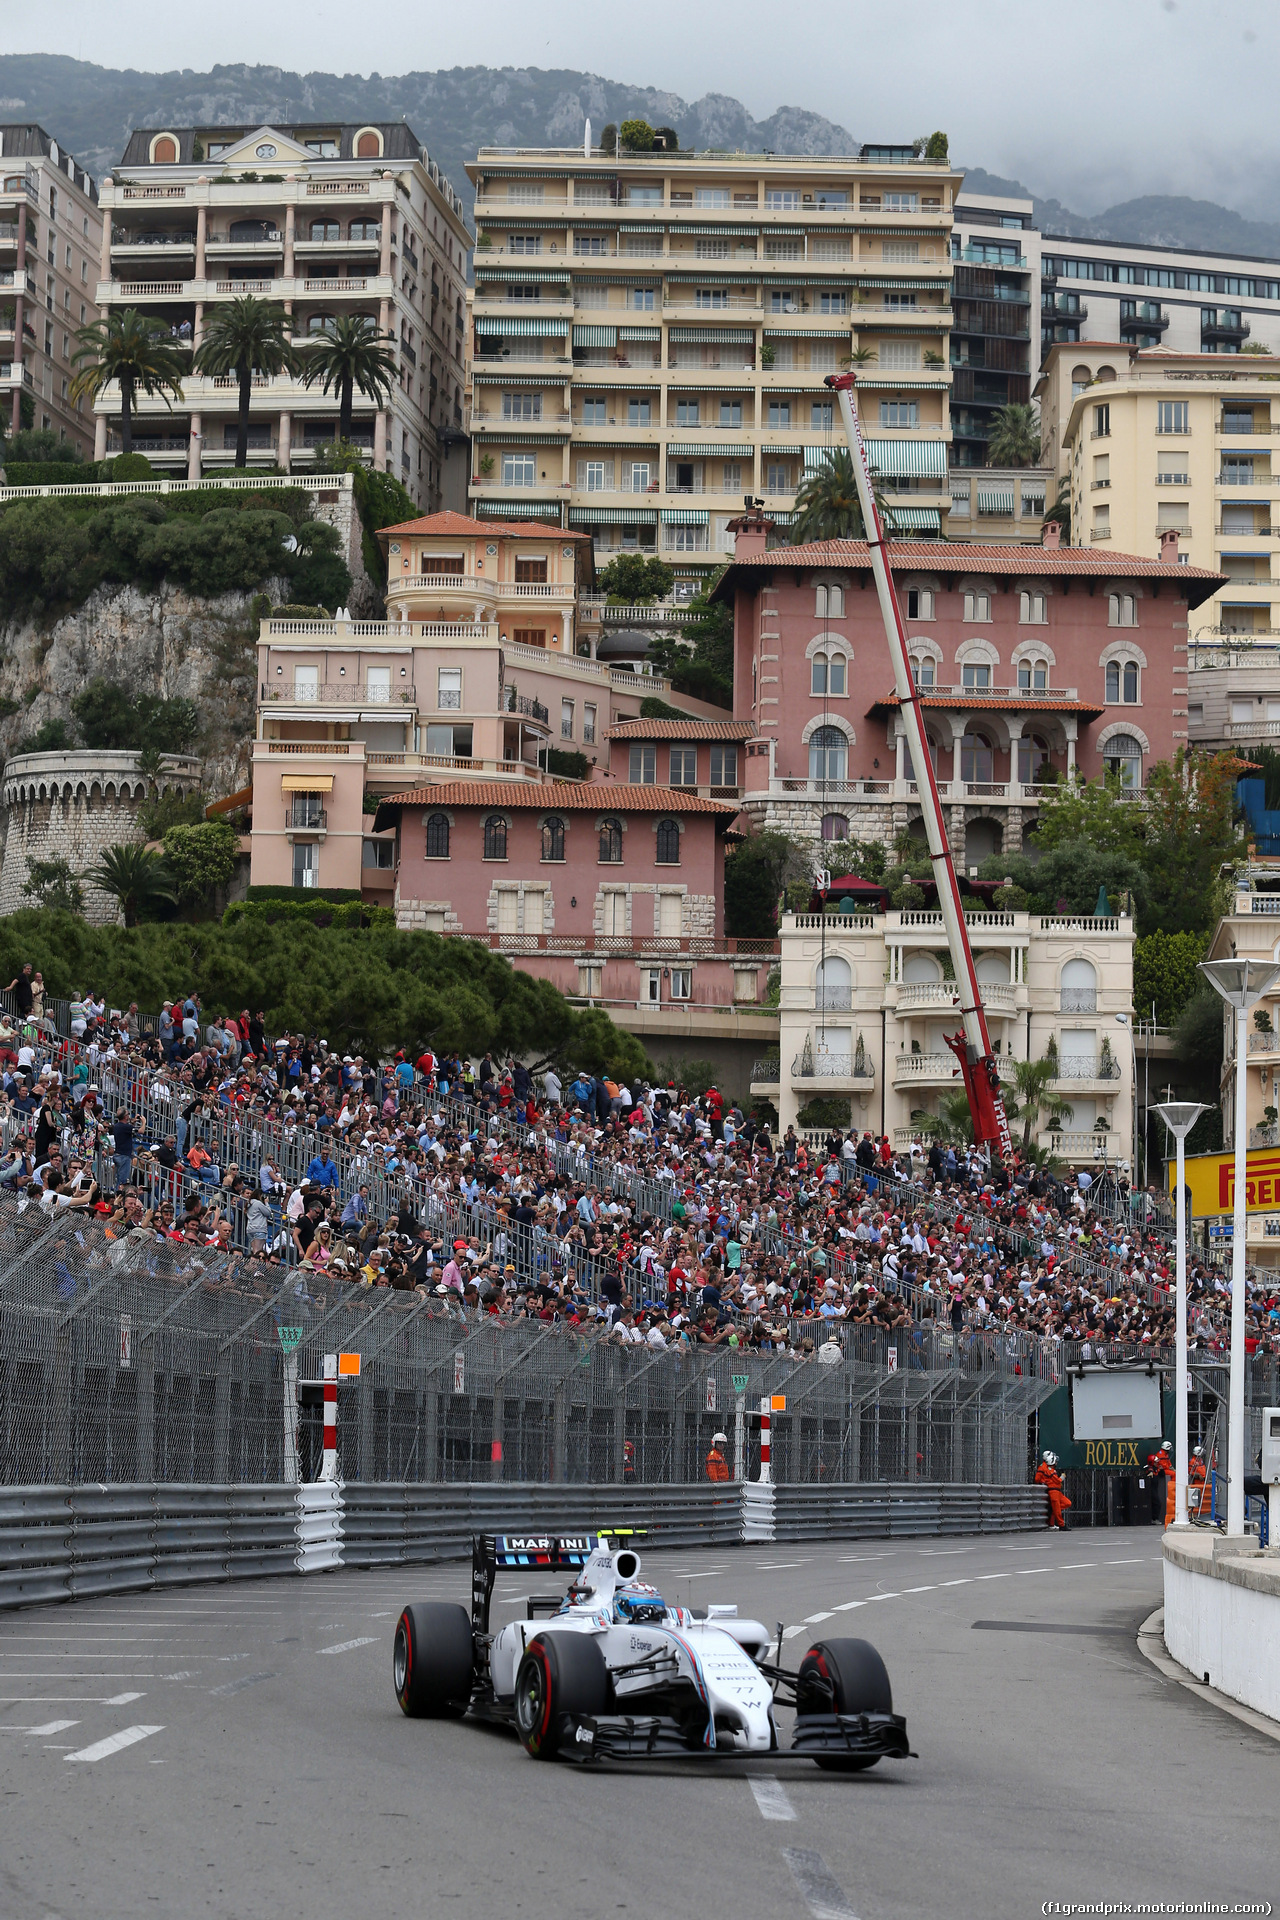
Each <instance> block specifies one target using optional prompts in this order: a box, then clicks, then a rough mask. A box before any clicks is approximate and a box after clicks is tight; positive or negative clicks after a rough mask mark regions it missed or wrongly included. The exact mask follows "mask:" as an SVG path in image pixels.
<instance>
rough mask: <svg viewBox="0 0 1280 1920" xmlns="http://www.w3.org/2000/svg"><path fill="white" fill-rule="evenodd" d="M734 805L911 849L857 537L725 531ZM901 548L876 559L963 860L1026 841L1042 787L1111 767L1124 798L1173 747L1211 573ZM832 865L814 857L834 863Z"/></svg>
mask: <svg viewBox="0 0 1280 1920" xmlns="http://www.w3.org/2000/svg"><path fill="white" fill-rule="evenodd" d="M737 524H738V532H737V551H736V554H735V558H734V562H733V564H732V565H731V566H730V567H729V569H728V570H727V572H726V573H725V575H724V577H723V578H722V579H721V580H720V582H719V583H718V585H717V586H716V588H715V596H716V597H717V598H723V599H725V600H726V601H727V602H728V603H729V604H730V605H732V607H733V609H734V687H735V704H734V718H735V719H737V720H740V721H744V722H746V723H747V724H749V726H750V727H751V734H750V737H749V738H748V739H747V740H746V742H745V744H744V749H743V751H744V756H745V758H744V761H743V769H744V770H743V775H742V782H741V784H742V804H743V807H744V809H745V811H746V812H747V813H748V814H749V815H750V816H751V817H752V818H753V819H754V820H756V821H757V822H758V823H759V824H761V825H764V826H771V827H779V828H781V829H783V830H785V831H787V832H791V833H795V834H800V835H804V836H807V837H809V838H811V839H813V840H814V841H827V842H838V841H841V840H846V839H853V840H871V839H878V840H881V841H883V842H884V844H885V845H892V843H893V841H894V840H895V839H896V838H897V836H898V835H899V834H901V833H903V832H911V833H913V834H916V835H919V836H920V838H921V840H923V837H924V823H923V820H922V818H921V812H920V799H919V790H918V787H917V782H916V771H915V769H914V768H913V766H912V764H911V760H910V754H909V751H908V748H907V742H906V737H905V732H904V729H903V727H902V724H901V719H900V714H899V705H898V699H897V695H896V693H895V691H894V673H893V663H892V660H891V657H890V653H889V648H888V642H887V640H886V638H885V633H884V626H883V623H882V620H881V615H880V608H879V603H878V601H877V598H876V594H875V589H874V585H873V582H872V576H871V566H870V558H869V554H868V550H867V547H866V545H865V544H864V543H863V542H860V541H832V542H827V543H822V544H818V545H815V546H806V547H776V546H770V544H769V542H770V540H771V539H772V538H773V537H774V535H773V530H772V527H771V525H770V522H769V519H768V516H766V515H759V514H749V515H745V516H743V518H742V519H741V520H740V521H739V522H738V523H737ZM1056 535H1057V527H1056V523H1053V524H1051V526H1050V527H1049V528H1048V529H1047V530H1046V542H1045V545H1044V546H1043V547H1038V548H1030V547H1014V546H962V545H959V544H953V543H952V542H950V541H947V542H945V543H932V542H927V541H909V540H894V541H893V542H892V544H891V546H890V548H889V557H890V565H891V567H892V571H893V574H894V579H895V584H896V588H897V593H898V598H899V604H900V605H901V607H902V610H903V613H904V615H905V618H906V624H907V631H908V646H909V651H910V654H911V660H912V666H913V671H914V674H915V678H916V683H917V685H918V687H919V688H920V693H921V705H922V707H923V709H924V713H925V723H926V731H927V734H928V739H929V750H930V755H931V757H932V760H933V764H934V772H935V775H936V778H937V781H938V786H939V791H940V793H941V797H942V800H943V803H944V806H945V808H946V816H947V823H948V831H949V835H950V842H951V847H952V850H953V852H954V854H955V856H956V859H957V862H958V863H959V864H961V865H963V866H965V867H972V866H977V865H978V864H979V863H980V862H981V861H983V860H984V859H986V858H988V856H990V855H992V854H995V853H1000V852H1004V851H1016V850H1018V849H1020V848H1021V847H1022V846H1023V845H1024V843H1025V842H1026V841H1027V839H1028V836H1033V835H1034V831H1035V823H1036V818H1037V810H1038V808H1039V805H1040V802H1041V800H1042V798H1043V795H1044V791H1045V787H1046V785H1048V784H1050V783H1051V782H1056V781H1059V780H1062V779H1067V778H1070V777H1071V776H1072V775H1073V773H1075V771H1076V770H1077V769H1078V770H1079V771H1080V773H1082V774H1084V775H1086V776H1088V777H1089V778H1096V777H1097V776H1098V775H1099V774H1100V773H1102V772H1103V771H1106V772H1111V773H1114V774H1116V775H1117V776H1118V777H1119V779H1120V780H1121V782H1122V784H1123V787H1124V789H1125V790H1126V791H1127V792H1130V793H1132V794H1133V795H1134V796H1135V797H1136V796H1138V795H1139V794H1140V792H1141V789H1142V786H1143V782H1144V779H1145V770H1146V768H1147V766H1148V765H1149V764H1150V762H1151V761H1152V760H1155V759H1161V758H1166V757H1168V756H1169V755H1170V754H1171V753H1172V752H1173V751H1174V750H1175V748H1176V747H1177V746H1178V745H1180V744H1182V743H1183V742H1185V740H1186V733H1187V722H1186V707H1187V699H1186V655H1185V652H1184V649H1185V647H1186V645H1187V638H1186V634H1187V620H1188V617H1189V615H1190V613H1191V612H1192V610H1193V609H1195V608H1197V607H1199V606H1200V604H1201V603H1202V602H1203V601H1204V600H1206V599H1207V598H1208V597H1209V596H1210V595H1211V594H1213V593H1214V592H1215V591H1216V590H1217V589H1218V588H1219V587H1220V586H1221V584H1222V576H1221V575H1220V574H1218V573H1216V572H1210V571H1208V570H1206V569H1203V568H1197V567H1191V566H1179V565H1177V564H1176V562H1175V561H1174V560H1172V559H1171V560H1159V559H1150V560H1146V559H1138V558H1136V557H1135V556H1134V555H1133V554H1132V553H1114V554H1113V553H1111V552H1109V551H1104V550H1092V549H1085V550H1083V551H1082V550H1078V549H1076V548H1070V549H1063V550H1061V551H1059V550H1058V549H1057V546H1056ZM834 859H835V856H834V853H832V854H830V855H828V856H824V858H823V861H822V864H823V865H824V866H831V865H833V863H834Z"/></svg>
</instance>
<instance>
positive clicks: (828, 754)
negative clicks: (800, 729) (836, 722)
mask: <svg viewBox="0 0 1280 1920" xmlns="http://www.w3.org/2000/svg"><path fill="white" fill-rule="evenodd" d="M848 766H849V742H848V741H847V740H846V739H845V737H844V735H843V734H842V733H841V731H840V729H839V727H818V728H817V729H816V730H815V731H814V732H813V733H812V734H810V736H809V778H810V779H811V780H841V781H842V780H844V778H845V777H846V774H847V772H848Z"/></svg>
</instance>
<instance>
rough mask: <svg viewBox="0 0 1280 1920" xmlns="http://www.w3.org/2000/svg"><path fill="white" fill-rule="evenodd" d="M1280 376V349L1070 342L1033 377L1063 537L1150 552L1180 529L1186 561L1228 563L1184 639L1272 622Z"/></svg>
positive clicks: (1260, 628) (1275, 621)
mask: <svg viewBox="0 0 1280 1920" xmlns="http://www.w3.org/2000/svg"><path fill="white" fill-rule="evenodd" d="M1277 379H1280V355H1269V356H1263V355H1241V356H1234V357H1232V358H1230V359H1227V358H1226V357H1224V356H1220V355H1217V354H1201V353H1190V354H1182V353H1175V352H1172V351H1171V350H1169V349H1168V348H1158V347H1157V348H1142V349H1138V348H1128V349H1125V348H1121V349H1119V350H1116V349H1108V348H1106V347H1103V346H1094V347H1081V348H1077V347H1076V346H1075V345H1074V344H1073V345H1070V346H1067V345H1062V346H1054V347H1052V348H1051V349H1050V352H1049V357H1048V360H1047V362H1046V366H1045V372H1044V375H1043V378H1042V383H1041V384H1042V386H1043V388H1044V390H1045V396H1046V403H1047V404H1046V408H1045V413H1046V419H1052V420H1053V421H1055V422H1057V421H1061V422H1062V426H1061V449H1060V453H1059V466H1060V472H1061V473H1062V474H1063V476H1064V477H1067V478H1069V480H1070V487H1071V538H1072V542H1073V544H1074V545H1077V546H1086V545H1087V546H1090V547H1092V548H1094V549H1095V551H1099V552H1102V551H1108V550H1115V549H1118V550H1119V551H1121V552H1124V553H1148V552H1151V551H1152V550H1153V548H1154V547H1155V546H1156V544H1157V543H1158V542H1160V541H1161V540H1162V539H1163V537H1164V536H1166V535H1176V536H1177V538H1178V542H1179V550H1180V557H1181V558H1182V559H1183V560H1185V561H1188V562H1190V564H1191V565H1193V566H1197V567H1201V568H1205V569H1210V570H1212V571H1215V572H1217V573H1219V574H1221V575H1223V576H1224V579H1223V583H1222V585H1221V586H1220V587H1219V588H1218V589H1217V590H1216V591H1215V592H1214V593H1213V594H1211V595H1210V596H1208V597H1207V598H1205V599H1204V600H1202V601H1201V602H1200V604H1199V605H1198V607H1197V608H1196V609H1195V618H1194V619H1192V621H1191V622H1190V628H1189V635H1188V637H1189V640H1190V642H1191V644H1192V645H1193V646H1194V645H1195V644H1196V642H1197V641H1201V640H1212V639H1217V638H1219V637H1220V636H1223V635H1232V636H1235V635H1244V636H1248V635H1251V634H1259V635H1263V636H1265V635H1268V634H1270V633H1272V632H1273V631H1274V630H1275V629H1276V628H1277V627H1280V609H1277V605H1276V602H1277V598H1278V597H1280V581H1276V582H1273V580H1272V574H1273V572H1275V571H1276V564H1275V554H1276V549H1277V545H1278V544H1280V543H1278V541H1277V538H1276V536H1275V533H1274V530H1273V527H1272V520H1273V518H1274V517H1275V510H1274V505H1273V489H1274V487H1275V486H1276V484H1277V480H1280V467H1276V468H1275V469H1273V466H1272V453H1271V445H1272V440H1273V438H1274V436H1275V433H1276V431H1277V429H1280V407H1277V408H1276V412H1275V414H1274V416H1273V405H1274V404H1275V402H1274V394H1275V383H1276V381H1277Z"/></svg>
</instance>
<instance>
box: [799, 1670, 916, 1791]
mask: <svg viewBox="0 0 1280 1920" xmlns="http://www.w3.org/2000/svg"><path fill="white" fill-rule="evenodd" d="M806 1712H807V1713H892V1712H893V1689H892V1688H891V1687H890V1685H889V1672H888V1669H887V1667H886V1666H885V1664H884V1661H883V1660H882V1659H881V1658H880V1655H879V1654H878V1653H877V1652H876V1650H875V1648H874V1647H873V1646H872V1644H871V1642H870V1641H869V1640H819V1641H818V1642H817V1643H816V1644H815V1645H814V1646H812V1647H810V1649H809V1651H808V1653H806V1655H805V1656H804V1659H803V1660H802V1661H801V1662H800V1676H799V1683H798V1685H797V1687H796V1714H797V1717H801V1716H803V1715H804V1714H805V1713H806ZM814 1757H815V1759H816V1760H817V1764H818V1765H819V1766H820V1767H821V1768H822V1770H823V1772H824V1773H865V1772H866V1770H867V1768H868V1767H874V1766H875V1765H876V1764H877V1763H878V1761H879V1758H880V1756H879V1755H878V1754H875V1755H870V1756H867V1755H856V1754H823V1755H821V1756H817V1755H815V1756H814Z"/></svg>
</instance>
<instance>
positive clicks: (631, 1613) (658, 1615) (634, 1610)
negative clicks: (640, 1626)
mask: <svg viewBox="0 0 1280 1920" xmlns="http://www.w3.org/2000/svg"><path fill="white" fill-rule="evenodd" d="M613 1610H614V1616H615V1618H616V1619H617V1620H619V1621H620V1622H622V1624H624V1625H626V1626H635V1625H636V1624H637V1623H638V1622H640V1621H653V1620H661V1619H663V1618H664V1617H665V1615H666V1611H667V1608H666V1603H665V1601H664V1600H663V1598H662V1595H661V1594H660V1593H659V1592H658V1589H657V1588H656V1587H651V1586H650V1585H649V1583H648V1581H647V1580H632V1581H629V1582H628V1584H627V1585H626V1586H625V1587H619V1589H618V1591H617V1592H616V1593H615V1594H614V1596H613Z"/></svg>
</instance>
